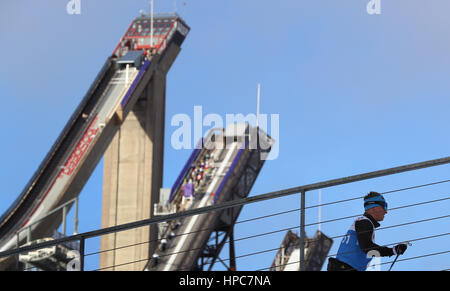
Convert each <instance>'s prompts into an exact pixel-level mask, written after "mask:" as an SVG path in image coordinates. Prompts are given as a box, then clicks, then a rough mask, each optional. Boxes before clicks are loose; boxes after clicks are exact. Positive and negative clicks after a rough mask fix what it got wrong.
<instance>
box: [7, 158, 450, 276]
mask: <svg viewBox="0 0 450 291" xmlns="http://www.w3.org/2000/svg"><path fill="white" fill-rule="evenodd" d="M449 163H450V157H445V158H441V159H435V160H429V161H425V162H420V163H414V164H408V165H404V166H400V167H394V168H389V169H384V170H379V171H373V172H367V173H363V174H358V175H353V176H348V177H344V178H338V179H332V180H327V181H323V182H318V183H313V184H307V185H303V186H298V187H294V188H289V189H284V190H280V191H274V192H270V193H266V194H262V195H257V196H252V197H247V198H243V199H239V200H233V201H227V202H223V203H220V204H215V205H210V206H207V207H202V208H197V209H190V210H187V211H184V212H182V213H174V214H169V215H164V216H158V217H153V218H150V219H145V220H141V221H136V222H131V223H126V224H122V225H117V226H112V227H108V228H104V229H99V230H94V231H90V232H85V233H80V234H75V235H72V236H67V237H64V238H60V239H56V240H53V241H49V242H43V243H39V244H35V245H30V246H23V247H20V248H17V249H11V250H7V251H4V252H1V253H0V258H4V257H8V256H12V255H17V254H19V253H23V252H27V251H32V250H37V249H41V248H44V247H49V246H54V245H58V244H62V243H66V242H73V241H79V244H80V250H79V252H80V270H84V256H85V241H86V239H89V238H94V237H98V236H102V235H106V234H111V233H116V232H120V231H125V230H130V229H134V228H138V227H144V226H150V225H154V224H158V223H161V222H166V221H171V220H175V219H180V218H184V217H188V216H193V215H198V214H203V213H208V212H211V211H218V210H224V209H228V208H232V207H236V206H242V205H247V204H251V203H256V202H262V201H265V200H270V199H275V198H280V197H285V196H289V195H293V194H299V193H300V194H301V199H300V200H301V207H300V239H301V244H300V245H301V249H300V268H301V270H302V269H304V266H305V264H304V263H305V262H304V260H305V249H304V247H305V238H306V235H305V227H306V226H307V225H306V221H305V210H306V208H307V207H306V203H305V200H306V199H305V198H306V194H307V192H308V191H312V190H318V189H324V188H328V187H333V186H338V185H344V184H349V183H353V182H358V181H363V180H368V179H374V178H379V177H383V176H388V175H394V174H399V173H404V172H409V171H414V170H419V169H424V168H430V167H435V166H440V165H445V164H449Z"/></svg>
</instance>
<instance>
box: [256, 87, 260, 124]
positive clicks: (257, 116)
mask: <svg viewBox="0 0 450 291" xmlns="http://www.w3.org/2000/svg"><path fill="white" fill-rule="evenodd" d="M260 101H261V84H259V83H258V99H257V101H256V128H259V105H260Z"/></svg>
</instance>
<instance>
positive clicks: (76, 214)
mask: <svg viewBox="0 0 450 291" xmlns="http://www.w3.org/2000/svg"><path fill="white" fill-rule="evenodd" d="M73 228H74V230H73V234H78V197H76V198H75V216H74V218H73Z"/></svg>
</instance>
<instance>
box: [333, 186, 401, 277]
mask: <svg viewBox="0 0 450 291" xmlns="http://www.w3.org/2000/svg"><path fill="white" fill-rule="evenodd" d="M364 209H365V213H364V215H363V216H361V217H358V218H357V219H356V220H355V222H354V223H353V224H352V226H351V227H350V229H349V230H348V232H347V234H346V236H345V237H344V238H343V239H342V242H341V245H340V247H339V250H338V254H337V256H336V258H330V259H329V261H328V271H365V270H366V268H367V267H368V265H369V263H370V261H371V260H372V255H374V254H376V255H377V256H378V255H379V256H381V257H390V256H393V255H402V254H403V253H405V251H406V249H407V247H408V246H407V245H406V244H398V245H396V246H394V247H393V248H389V247H384V246H379V245H377V244H375V243H374V239H375V233H374V232H375V228H377V227H379V226H380V224H379V223H378V222H379V221H383V220H384V216H385V215H386V213H387V203H386V201H385V200H384V197H383V196H382V195H381V194H380V193H377V192H370V193H369V194H367V195H366V196H365V197H364Z"/></svg>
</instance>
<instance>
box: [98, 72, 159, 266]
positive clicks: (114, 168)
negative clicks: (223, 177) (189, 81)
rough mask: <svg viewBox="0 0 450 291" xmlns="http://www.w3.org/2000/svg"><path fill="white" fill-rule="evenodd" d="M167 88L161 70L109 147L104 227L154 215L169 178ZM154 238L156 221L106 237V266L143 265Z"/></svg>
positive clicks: (103, 260)
mask: <svg viewBox="0 0 450 291" xmlns="http://www.w3.org/2000/svg"><path fill="white" fill-rule="evenodd" d="M165 93H166V75H165V73H164V72H160V71H156V72H154V73H153V76H152V79H151V81H150V82H149V85H148V86H147V88H146V89H145V90H144V93H143V96H141V98H140V99H139V100H138V101H137V103H136V105H135V106H134V108H133V110H132V111H131V112H130V113H129V114H128V116H127V118H126V119H125V121H124V123H123V124H122V125H121V128H120V129H119V131H118V132H117V134H116V135H115V137H114V138H113V140H112V142H111V144H110V145H109V147H108V149H107V151H106V152H105V155H104V170H103V175H104V176H103V209H102V212H103V213H102V228H105V227H110V226H114V225H120V224H124V223H129V222H133V221H138V220H143V219H148V218H151V217H152V216H153V205H154V204H155V203H157V202H158V201H159V191H160V188H161V187H162V180H163V176H162V174H163V154H164V120H165V106H166V105H165ZM154 240H157V227H156V226H154V227H142V228H138V229H132V230H129V231H123V232H119V233H115V234H110V235H106V236H104V237H102V238H101V243H100V244H101V246H100V248H101V251H104V252H102V253H101V254H100V268H108V267H111V266H115V267H112V268H108V269H106V270H136V271H141V270H143V268H144V266H145V264H146V263H147V261H146V259H148V258H149V257H150V255H151V254H152V252H153V250H154V249H155V247H156V245H157V242H150V243H149V241H154ZM132 245H134V246H132ZM108 250H111V251H108ZM106 251H107V252H106ZM132 262H135V263H132ZM119 265H120V266H119Z"/></svg>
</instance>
